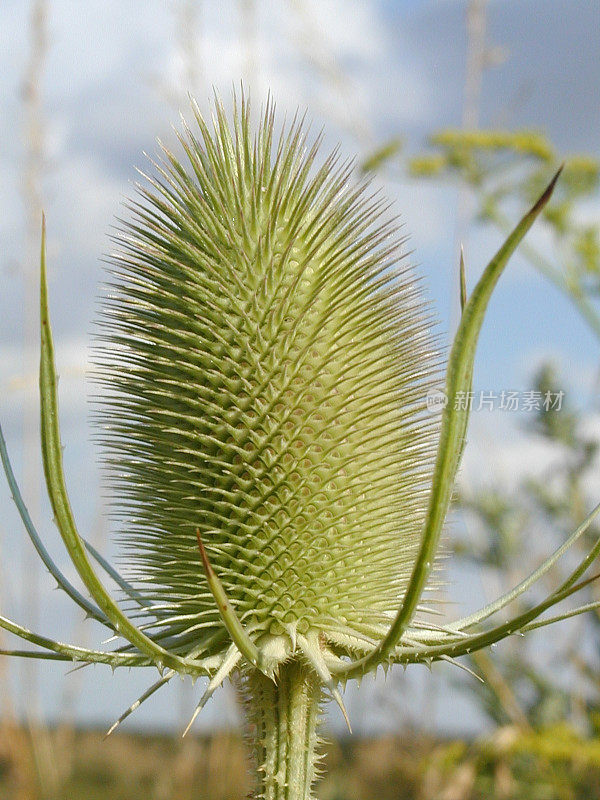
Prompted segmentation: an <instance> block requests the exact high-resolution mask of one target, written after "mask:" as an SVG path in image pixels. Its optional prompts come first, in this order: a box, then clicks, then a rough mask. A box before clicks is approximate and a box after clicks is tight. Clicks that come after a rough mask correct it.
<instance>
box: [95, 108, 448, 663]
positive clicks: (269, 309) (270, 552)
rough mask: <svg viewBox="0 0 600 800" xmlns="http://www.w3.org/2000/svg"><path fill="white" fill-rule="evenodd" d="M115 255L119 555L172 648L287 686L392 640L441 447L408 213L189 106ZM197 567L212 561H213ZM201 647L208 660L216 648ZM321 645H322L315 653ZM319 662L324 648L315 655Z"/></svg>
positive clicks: (112, 308) (240, 115)
mask: <svg viewBox="0 0 600 800" xmlns="http://www.w3.org/2000/svg"><path fill="white" fill-rule="evenodd" d="M194 116H195V125H194V129H193V130H190V129H189V128H188V127H187V126H185V127H184V131H183V133H182V134H180V135H179V142H180V145H181V148H182V150H183V152H184V153H185V158H186V161H187V163H186V164H185V165H184V164H183V163H181V162H180V161H179V160H178V159H177V158H176V156H175V155H173V154H172V153H171V152H170V151H169V150H168V149H167V148H164V147H163V149H162V158H161V161H160V162H159V163H155V164H154V165H153V172H154V177H151V178H146V177H145V183H144V185H143V186H140V187H139V194H140V197H139V198H138V200H137V201H136V202H133V203H132V204H130V210H131V213H132V216H131V218H130V219H129V220H128V221H127V222H125V223H124V224H123V226H122V229H121V231H120V233H119V235H118V237H117V238H118V251H117V252H116V253H115V254H114V255H113V256H112V257H111V262H112V280H111V282H110V285H109V290H108V293H107V295H108V296H107V298H106V302H105V306H104V310H103V312H102V317H101V322H100V328H99V331H100V332H99V340H100V341H99V346H98V350H97V352H98V362H99V372H100V381H101V382H102V384H103V389H104V398H103V400H102V406H101V408H100V410H99V414H98V416H99V420H100V422H101V424H102V426H103V434H102V439H103V444H104V447H105V450H106V454H107V464H108V469H109V474H110V481H111V486H112V489H113V490H114V497H115V500H114V503H113V506H114V510H115V512H116V513H117V514H118V515H119V516H120V518H121V523H120V539H121V542H122V546H123V558H124V559H125V561H126V563H127V564H128V566H129V567H130V568H131V569H132V574H133V576H134V579H135V584H136V586H137V588H138V590H139V592H140V593H141V594H143V595H144V596H145V597H146V598H147V601H148V603H149V606H148V607H149V611H150V612H151V614H150V616H149V620H148V621H149V623H150V626H149V628H148V630H150V631H153V632H155V633H156V632H157V631H162V633H163V634H164V633H165V632H168V634H169V638H170V641H171V649H174V650H175V651H177V652H180V653H183V654H185V653H186V652H188V651H189V650H192V649H200V651H201V652H202V655H203V656H206V655H220V656H224V654H225V653H226V652H227V649H228V647H229V645H230V637H228V636H222V634H223V631H224V626H223V614H222V612H223V608H220V607H219V604H218V603H215V593H214V588H215V586H214V583H213V585H212V586H211V585H210V580H209V577H210V576H209V571H211V572H212V574H213V578H214V579H215V580H216V581H217V582H218V584H219V586H220V587H221V589H222V591H223V596H224V597H226V598H227V603H228V606H229V611H230V612H231V616H230V619H235V621H236V623H237V624H238V625H239V626H241V628H243V632H244V633H243V634H241V635H247V639H246V641H249V642H250V643H251V644H252V645H253V646H254V647H255V648H256V649H257V651H258V652H259V654H260V658H261V659H262V668H263V670H264V671H266V672H268V673H271V674H272V673H274V672H275V671H276V670H277V666H278V664H279V663H281V662H282V661H284V660H286V659H288V658H289V657H290V656H291V655H292V654H293V653H294V651H295V650H296V649H297V648H298V637H300V639H301V641H302V642H305V643H306V642H316V643H317V645H318V647H321V648H322V649H327V648H331V649H332V651H333V650H335V651H336V652H337V653H338V654H339V653H347V654H353V653H356V652H357V651H360V650H361V649H363V648H364V643H365V642H371V643H372V642H373V641H375V640H378V639H380V638H381V636H382V635H383V634H384V633H385V632H386V631H387V629H388V628H389V625H390V622H391V619H392V617H393V614H394V613H395V611H396V610H397V608H398V606H399V605H400V604H401V602H402V598H403V595H404V593H405V591H406V587H407V584H408V581H409V578H410V575H411V571H412V569H413V565H414V561H415V558H416V556H417V552H418V549H419V545H420V540H421V535H422V529H423V524H424V517H425V512H426V502H427V492H428V487H429V484H430V481H431V473H432V469H433V461H434V456H435V445H436V418H435V417H433V416H432V415H431V414H428V413H427V410H426V407H425V398H426V395H427V392H428V390H429V389H430V388H431V387H432V386H433V385H434V384H435V383H436V381H438V380H439V375H438V355H437V353H436V347H435V341H434V338H433V336H432V334H431V332H430V329H431V315H430V313H429V309H428V306H427V303H426V301H425V300H424V297H423V291H422V289H421V286H420V284H419V282H418V280H417V279H416V278H415V276H414V272H413V270H412V268H411V267H410V266H409V264H408V261H407V258H406V255H405V251H404V246H405V242H404V239H403V238H402V236H401V234H400V227H399V225H398V221H397V220H396V219H394V218H393V217H391V216H390V215H389V213H388V212H389V209H388V204H387V202H386V201H385V199H383V198H381V196H380V195H379V194H378V193H377V192H375V193H373V192H372V191H371V190H370V188H369V185H368V183H367V182H365V181H363V182H359V183H357V182H355V181H354V180H353V177H352V164H351V163H341V162H340V159H339V157H338V155H337V153H335V152H334V153H333V154H332V155H330V156H329V157H328V158H325V159H321V158H320V144H321V143H320V141H319V138H317V140H316V141H315V142H314V143H313V144H309V143H308V134H307V131H306V126H305V125H304V123H303V121H302V120H300V121H298V120H294V122H292V124H291V125H289V126H288V127H287V128H286V127H285V126H284V127H283V129H282V130H281V132H280V134H279V138H278V139H277V137H276V122H275V114H274V109H273V106H272V105H271V104H270V103H269V104H267V106H266V109H265V110H264V112H263V113H262V115H261V119H260V123H259V125H258V130H257V133H256V134H253V133H252V130H251V121H250V108H249V103H248V102H247V101H246V100H245V99H242V101H241V104H240V105H239V106H236V108H235V109H234V114H233V125H232V126H230V125H229V124H228V122H227V121H226V115H225V112H224V110H223V107H222V105H221V103H220V102H219V101H217V102H216V104H215V117H214V120H213V122H214V128H213V129H212V130H211V129H210V128H209V127H208V126H207V124H206V123H205V121H204V119H203V118H202V116H201V114H200V113H199V111H198V109H197V107H196V106H194ZM203 560H204V563H203ZM204 643H206V647H205V649H203V644H204ZM319 643H320V644H319ZM309 649H310V648H309Z"/></svg>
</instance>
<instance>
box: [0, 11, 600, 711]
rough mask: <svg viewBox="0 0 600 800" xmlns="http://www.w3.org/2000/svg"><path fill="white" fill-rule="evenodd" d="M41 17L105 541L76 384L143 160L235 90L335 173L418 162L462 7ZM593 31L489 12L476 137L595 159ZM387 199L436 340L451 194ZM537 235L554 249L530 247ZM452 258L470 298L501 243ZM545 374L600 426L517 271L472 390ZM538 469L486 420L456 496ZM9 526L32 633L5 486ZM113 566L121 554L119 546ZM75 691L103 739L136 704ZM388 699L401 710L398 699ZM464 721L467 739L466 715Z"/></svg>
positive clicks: (88, 471) (57, 611) (73, 417)
mask: <svg viewBox="0 0 600 800" xmlns="http://www.w3.org/2000/svg"><path fill="white" fill-rule="evenodd" d="M28 5H29V4H28V3H23V2H20V1H17V0H12V1H11V0H9V1H8V2H4V3H3V4H2V7H1V8H0V75H1V76H2V77H1V78H0V89H1V91H0V143H1V144H0V169H1V170H2V175H3V182H2V189H1V190H0V237H1V240H2V242H3V248H2V252H1V253H0V270H1V271H2V285H3V292H2V296H1V299H0V387H1V398H2V401H1V403H0V414H1V418H2V423H3V426H4V427H5V430H6V435H7V438H8V441H9V446H10V447H11V450H12V451H13V452H14V454H15V461H16V463H17V465H20V463H21V441H22V438H23V436H22V429H21V421H20V420H21V411H22V407H23V404H24V403H25V402H26V401H27V398H28V397H30V396H32V395H33V394H34V389H35V379H34V378H33V377H32V376H31V369H32V364H33V363H34V360H35V357H36V355H35V353H34V354H31V353H25V354H24V353H23V348H22V331H23V308H24V304H25V303H26V302H30V300H29V299H27V298H25V297H24V290H23V270H24V268H25V267H26V262H27V260H28V256H27V247H26V244H25V203H24V199H23V174H24V163H25V157H26V138H25V135H24V114H23V95H22V85H23V74H24V70H25V69H26V64H27V59H28V57H29V50H28V48H29V44H28ZM47 5H48V28H49V46H48V55H47V58H46V60H45V65H44V73H43V79H42V82H41V86H40V89H41V96H42V102H43V130H44V139H43V143H44V154H45V166H44V169H43V172H42V174H41V176H40V186H41V193H42V196H43V202H44V208H45V211H46V215H47V219H48V231H49V234H48V235H49V262H50V278H51V286H50V289H51V302H52V312H53V318H54V326H55V337H56V348H57V358H58V362H59V371H60V372H61V374H62V379H61V385H60V386H61V402H62V409H63V439H64V442H65V444H66V446H67V447H66V451H65V459H66V468H67V471H68V475H69V478H70V483H71V486H72V495H73V497H72V499H73V505H74V507H75V510H76V513H77V516H78V519H79V520H80V523H81V526H82V527H83V528H86V527H87V528H88V529H89V528H90V527H94V526H95V527H96V528H97V529H98V530H99V531H100V532H101V533H102V531H104V528H103V527H102V526H101V525H100V526H98V525H97V522H96V520H97V516H98V514H99V513H100V512H101V510H102V507H101V503H100V501H99V500H98V490H97V487H98V481H99V479H98V472H97V468H96V466H95V463H96V456H95V452H94V449H93V447H92V445H91V443H90V429H89V425H88V421H87V418H86V414H87V405H86V399H85V398H86V394H87V392H88V391H89V387H88V386H87V385H86V382H85V377H84V373H85V366H86V359H87V351H88V343H89V334H90V331H91V329H92V325H93V319H94V313H95V305H94V304H95V298H96V297H97V294H98V285H99V283H100V282H101V281H102V279H103V267H102V264H101V261H100V257H101V256H102V255H103V254H104V253H106V252H107V251H108V250H110V242H109V239H108V234H109V232H110V227H111V225H112V224H113V221H114V218H115V216H116V215H120V214H122V213H123V208H122V206H121V205H120V203H121V202H122V200H123V199H124V197H126V196H129V195H131V193H132V182H133V181H134V180H135V179H136V174H135V172H134V169H133V167H134V165H140V166H144V165H145V160H144V156H143V155H142V152H143V151H148V152H151V153H153V152H156V144H155V137H156V136H160V137H161V138H163V139H165V140H167V141H169V140H170V138H172V134H171V131H170V125H171V123H173V122H174V123H177V119H178V112H179V111H180V110H183V111H184V112H185V110H186V107H187V99H186V95H187V92H188V91H191V92H192V93H194V94H195V95H196V97H197V98H198V101H199V103H200V105H201V107H203V108H207V105H208V99H209V97H210V93H211V87H212V86H214V87H216V88H217V90H218V91H220V93H221V94H222V96H223V97H228V96H229V93H230V88H231V86H232V84H237V83H238V82H239V80H240V78H241V77H244V78H245V80H246V81H247V82H248V83H249V84H250V86H251V91H252V96H253V98H255V100H256V103H257V105H258V104H259V103H260V100H261V99H262V98H263V97H264V96H265V93H266V91H267V90H269V89H270V90H271V91H272V93H273V95H274V97H275V99H276V102H277V104H278V107H279V109H280V111H281V113H282V114H283V112H285V111H288V112H293V111H294V110H295V108H296V107H297V106H300V107H302V108H307V109H308V112H309V116H310V117H312V118H313V120H314V126H315V129H318V128H319V127H320V126H321V125H324V126H325V129H326V137H325V141H326V147H330V146H333V145H334V144H335V143H336V142H337V141H341V142H342V146H343V150H344V152H345V153H346V154H348V155H354V154H358V155H361V154H364V153H365V152H368V150H369V148H370V147H373V146H375V145H377V144H378V143H379V142H381V141H382V140H384V139H385V138H386V137H388V136H390V135H395V134H399V135H401V136H402V137H403V138H404V139H405V142H406V147H407V149H408V150H409V151H416V150H418V149H419V148H421V147H422V144H423V141H424V138H425V137H426V135H427V134H428V133H429V132H431V131H432V130H435V129H436V128H438V127H441V126H446V125H458V124H459V123H460V119H461V110H462V95H463V85H464V70H465V48H466V37H465V25H464V17H465V7H466V6H465V2H463V1H462V0H437V1H435V2H434V1H433V0H431V2H426V1H425V0H407V1H406V2H393V1H392V0H372V1H371V2H367V0H320V2H317V0H302V1H301V2H300V1H299V0H297V2H294V3H292V2H283V0H264V1H263V2H260V3H257V4H256V6H257V9H258V10H257V15H256V17H255V18H254V19H253V20H250V22H249V23H248V24H246V25H245V23H244V18H243V16H242V15H241V13H240V5H239V3H238V2H236V1H235V0H224V2H222V3H218V4H213V3H208V2H206V1H205V2H203V3H200V2H198V3H197V4H196V9H197V15H196V16H194V15H192V16H191V17H189V18H187V19H186V18H184V17H183V11H182V10H183V8H184V6H185V3H184V2H183V0H173V2H170V3H164V2H157V0H146V2H142V0H127V1H126V2H123V0H103V2H100V0H86V3H78V2H74V0H49V2H48V3H47ZM188 5H189V4H188ZM599 16H600V12H599V9H598V6H597V4H596V3H593V2H589V1H588V2H583V1H582V0H502V1H501V2H500V1H499V0H496V2H490V3H489V4H488V25H489V39H490V43H491V44H492V45H494V46H497V47H499V48H502V50H503V53H504V60H503V63H502V64H501V65H499V66H496V67H493V68H490V69H489V70H488V71H487V72H486V73H485V75H484V79H483V101H482V107H481V121H482V125H484V126H485V125H502V126H506V127H508V128H519V127H530V128H531V127H533V128H539V129H542V130H544V131H545V132H546V133H548V135H549V136H550V138H551V139H552V140H553V142H554V143H555V145H556V147H557V149H558V151H559V152H560V153H561V154H562V155H565V156H566V155H568V154H569V153H572V152H579V151H587V152H591V153H593V154H595V155H596V156H600V142H599V140H598V130H600V104H599V103H598V100H597V98H598V90H599V88H600V87H599V82H600V79H599V75H600V70H599V69H598V67H599V64H598V52H599V50H598V30H599V28H600V26H599V25H598V22H599V21H600V20H599ZM381 182H382V183H383V185H384V189H385V191H386V192H387V194H388V195H389V196H390V197H391V198H393V199H394V200H395V201H396V210H397V211H398V212H399V213H400V214H401V215H402V217H403V220H404V222H405V225H406V231H407V233H409V234H410V236H411V239H410V247H411V248H412V249H414V256H413V261H414V262H415V263H416V265H417V268H418V270H419V271H420V272H421V273H422V274H423V276H424V278H425V281H426V284H427V286H428V290H429V292H430V295H431V299H432V303H433V305H434V308H435V309H436V313H437V316H438V318H439V319H440V333H441V335H442V337H445V338H447V330H448V327H449V325H450V319H451V309H452V307H453V299H452V292H453V290H454V287H453V278H452V276H453V272H454V265H453V261H454V259H455V244H454V243H455V238H456V213H455V212H456V205H457V195H456V192H455V190H453V189H451V188H437V187H434V186H424V185H416V184H411V183H409V182H407V181H404V180H403V181H400V182H395V181H392V180H386V179H385V178H382V179H381ZM599 210H600V206H599V204H598V198H596V200H595V201H594V202H593V203H591V204H590V206H589V208H587V209H586V214H587V215H588V216H589V217H590V218H594V217H595V218H597V217H598V212H599ZM533 237H534V239H535V238H536V237H537V239H536V241H539V242H540V244H541V245H542V246H544V240H543V237H542V236H541V235H540V234H539V233H536V232H534V233H533ZM464 238H465V244H466V252H467V261H468V264H469V272H470V280H471V282H473V281H474V280H475V278H476V276H477V274H478V273H479V272H480V271H481V269H482V268H483V267H484V265H485V263H486V261H487V259H488V258H489V257H490V256H491V255H492V253H493V252H494V249H495V248H496V246H497V245H498V243H499V239H498V238H497V237H495V236H493V235H491V234H488V233H481V232H479V233H477V232H473V231H464ZM549 354H554V355H555V356H556V357H558V359H559V362H560V364H561V365H562V367H563V369H564V370H565V376H566V380H567V381H568V383H569V384H570V385H572V386H573V388H574V392H575V394H574V398H575V400H576V402H577V403H579V404H580V405H581V406H582V407H585V408H589V409H591V411H590V420H591V423H590V424H591V425H592V426H593V425H595V424H596V421H597V417H596V416H594V414H593V411H594V403H593V401H591V400H590V398H591V397H592V395H591V392H592V390H593V386H594V378H595V375H596V369H597V363H598V348H597V342H595V341H594V340H593V338H592V336H591V335H590V334H589V332H588V331H587V329H586V328H585V326H584V325H583V323H581V322H580V321H579V320H578V319H577V318H576V316H575V315H574V313H573V311H572V308H571V306H570V305H569V304H568V302H567V301H566V300H565V299H564V298H563V297H562V296H561V295H560V294H559V293H558V292H557V291H556V290H555V289H553V288H552V287H550V286H548V285H547V284H546V283H544V281H543V280H542V279H541V278H540V277H539V276H538V275H537V274H536V273H534V272H533V271H532V270H531V268H529V267H528V266H527V265H526V264H525V263H524V262H523V261H522V259H520V258H518V257H516V258H515V259H514V263H512V264H511V266H510V268H509V270H508V272H507V274H506V275H505V276H504V277H503V279H502V282H501V284H500V286H499V288H498V290H497V293H496V295H495V297H494V299H493V302H492V304H491V307H490V312H489V317H488V319H487V321H486V325H485V328H484V331H483V333H482V339H481V347H480V351H479V355H478V361H477V372H476V378H475V380H476V385H477V386H479V387H480V388H490V389H500V388H528V386H529V383H528V381H529V379H530V375H531V373H532V371H533V369H534V367H535V366H536V365H537V364H539V363H540V361H541V359H542V358H544V357H546V356H548V355H549ZM32 359H33V360H32ZM592 400H593V398H592ZM596 412H597V408H596ZM597 428H600V426H597ZM524 453H527V456H524V455H523V454H524ZM548 455H549V454H548V453H547V452H546V451H544V450H543V448H540V447H539V443H538V444H536V443H535V442H533V444H532V440H531V437H528V434H527V431H526V430H525V431H524V430H522V429H521V428H519V427H518V426H517V425H516V421H515V420H512V419H509V418H507V415H504V417H502V416H500V417H498V415H495V416H494V419H493V421H491V422H490V419H487V418H486V419H482V418H481V417H480V418H476V419H474V421H473V427H472V431H471V435H470V442H469V448H468V451H467V460H466V464H465V470H464V479H465V480H470V479H471V478H470V476H473V475H477V476H478V479H480V480H484V481H485V480H487V479H489V480H492V476H494V475H495V476H497V479H499V480H501V481H510V480H511V479H514V475H515V474H516V473H518V472H519V470H526V469H534V468H535V467H536V464H535V463H534V462H535V459H538V460H539V459H540V458H541V459H542V460H543V462H544V463H545V462H546V460H547V457H548ZM0 509H1V510H2V517H1V519H2V523H0V553H1V562H0V565H1V572H0V575H2V574H3V575H4V581H3V582H2V584H1V587H2V588H1V592H0V595H1V596H0V607H1V608H2V610H3V611H4V610H6V612H7V613H8V612H10V614H11V615H12V616H14V617H16V618H18V619H19V620H21V621H25V622H27V620H24V618H23V611H24V607H25V603H24V593H25V592H26V590H27V584H26V582H23V581H22V580H21V579H20V569H21V564H22V563H23V558H24V556H23V552H24V550H25V548H26V547H29V545H28V543H26V542H25V541H24V535H23V534H22V533H21V530H20V526H19V523H18V520H17V518H16V514H15V513H14V509H13V508H12V505H11V503H10V500H9V497H8V490H7V489H6V487H5V486H4V485H3V484H1V485H0ZM39 518H40V527H41V529H42V531H43V532H44V534H45V535H46V536H47V538H48V540H49V543H50V545H49V546H50V549H51V551H52V552H53V553H56V556H57V559H58V560H59V561H60V562H61V564H64V558H63V556H62V555H61V552H60V547H59V545H58V542H57V536H56V532H55V531H54V530H53V528H52V525H51V523H50V515H49V513H48V509H47V507H46V506H45V505H44V504H42V506H41V508H40V509H39ZM105 534H106V532H105V531H104V532H103V533H102V535H103V536H104V535H105ZM99 535H100V534H99ZM105 546H106V548H107V549H108V550H109V552H112V550H111V548H110V543H108V544H106V545H105ZM39 580H40V582H41V583H42V586H43V587H44V589H45V588H46V587H47V585H48V582H47V581H46V577H45V576H42V575H40V578H39ZM456 594H457V596H458V597H460V598H461V599H463V600H464V603H465V607H470V606H472V604H474V603H475V602H476V601H477V599H478V597H480V596H481V595H482V587H481V585H480V584H479V585H476V586H475V587H472V588H471V589H470V590H469V591H464V592H458V591H457V592H456ZM66 609H67V605H66V604H63V603H61V600H60V598H59V597H58V595H57V593H53V594H52V595H51V596H50V599H49V600H48V601H47V602H44V607H43V609H42V612H41V617H42V619H41V620H40V621H39V622H36V627H38V628H43V629H45V630H46V629H48V628H50V629H51V630H53V631H54V632H55V633H56V634H57V635H60V636H62V637H63V638H68V639H69V640H72V639H73V638H75V637H76V636H79V634H80V632H81V625H79V624H75V621H73V622H70V623H69V625H68V626H67V630H68V635H67V634H66V633H65V624H64V622H65V614H66ZM88 636H89V638H88V642H89V643H90V644H92V643H95V642H96V639H95V638H94V637H95V636H97V632H96V631H92V632H90V633H89V634H88ZM62 672H63V671H62V670H61V669H58V668H51V669H50V670H49V674H50V675H51V678H50V680H49V681H48V683H47V687H48V689H47V691H46V692H45V699H44V711H45V713H47V714H48V715H50V716H55V715H56V714H57V713H58V709H59V708H60V706H61V702H62V701H61V698H62V697H63V694H62V693H63V691H64V682H63V678H62ZM86 672H87V673H90V674H92V670H91V669H90V670H87V671H84V672H83V673H79V675H83V677H82V678H77V680H80V679H81V680H82V681H84V683H83V692H82V693H81V695H80V696H79V698H80V699H79V700H78V701H77V707H76V714H77V715H78V716H79V717H80V718H82V719H86V720H90V719H91V720H96V721H102V722H107V723H108V722H110V721H111V720H112V718H113V717H114V715H115V713H117V712H118V711H120V709H121V706H125V705H127V704H128V703H129V702H130V701H131V700H133V699H134V697H135V696H136V691H138V689H139V688H140V687H142V688H143V685H144V680H140V679H139V678H136V677H135V676H131V677H130V678H128V677H127V676H125V677H123V678H118V677H117V678H112V676H110V674H109V673H108V671H105V672H104V671H101V670H100V669H98V668H96V669H95V670H94V672H93V678H86V677H85V673H86ZM417 672H419V671H417ZM10 680H11V685H12V686H14V688H15V696H16V699H17V701H18V703H20V704H22V703H23V699H24V698H23V696H22V692H20V691H19V686H20V685H21V683H20V681H21V678H20V672H19V670H18V668H16V667H11V677H10ZM399 686H400V690H402V691H403V689H402V687H403V686H405V684H399ZM183 691H189V690H187V689H186V690H183ZM377 691H379V689H378V690H377ZM175 692H176V690H175V689H173V690H172V693H171V695H165V698H164V699H157V701H156V702H155V703H154V704H153V706H152V707H151V708H150V709H149V710H148V711H143V712H141V713H140V716H139V719H140V720H147V721H150V722H151V723H155V724H172V723H174V722H178V721H179V717H178V712H174V711H173V707H177V708H178V707H179V705H178V703H177V702H174V700H173V698H174V697H175V696H176V695H175V694H174V693H175ZM107 697H110V702H107V701H106V698H107ZM82 698H85V699H82ZM169 698H170V699H169ZM188 699H189V698H188ZM452 702H453V703H455V705H453V706H452V708H453V709H454V711H452V712H451V714H447V713H446V712H447V711H448V705H447V702H446V701H444V703H445V704H444V703H442V709H445V711H442V712H441V711H438V712H435V711H431V723H432V724H436V722H437V723H440V722H441V723H443V720H442V719H441V717H447V716H453V717H454V718H460V717H461V713H460V709H461V708H462V706H461V702H462V701H460V700H453V701H452ZM188 704H189V705H191V701H190V702H189V703H188ZM219 704H220V705H219ZM351 704H352V701H351ZM410 705H411V704H410V703H407V704H404V705H403V706H402V708H403V714H404V715H406V714H410V712H411V707H410ZM216 709H217V710H216V711H215V710H213V711H212V712H211V711H210V710H209V711H208V713H207V720H208V721H209V722H210V721H211V720H214V719H215V715H220V717H221V718H224V719H229V720H230V719H233V715H234V711H233V710H232V704H231V699H229V700H228V699H227V695H226V694H225V695H224V698H222V699H221V700H218V701H217V703H216ZM219 709H220V710H219ZM456 709H459V711H458V712H457V711H456ZM413 710H414V709H413ZM462 718H463V719H465V718H466V719H468V720H471V722H472V724H475V722H476V718H475V715H474V713H473V712H468V714H467V716H466V717H464V716H463V717H462ZM374 719H375V720H376V722H372V723H370V724H373V725H375V724H377V725H379V724H381V725H386V724H387V725H389V724H390V723H389V719H387V718H386V716H385V714H380V715H375V717H374Z"/></svg>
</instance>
